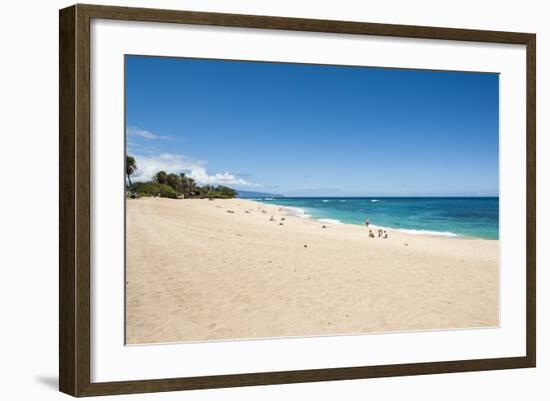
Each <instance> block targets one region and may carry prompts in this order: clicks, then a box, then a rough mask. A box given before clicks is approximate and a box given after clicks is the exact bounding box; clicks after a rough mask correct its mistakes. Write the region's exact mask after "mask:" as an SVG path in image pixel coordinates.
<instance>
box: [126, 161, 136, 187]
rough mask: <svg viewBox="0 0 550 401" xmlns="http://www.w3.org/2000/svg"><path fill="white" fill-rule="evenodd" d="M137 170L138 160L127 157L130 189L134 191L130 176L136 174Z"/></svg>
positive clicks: (127, 175)
mask: <svg viewBox="0 0 550 401" xmlns="http://www.w3.org/2000/svg"><path fill="white" fill-rule="evenodd" d="M136 170H137V164H136V159H134V158H133V157H132V156H128V155H126V177H128V184H129V187H130V189H132V180H130V176H131V175H132V174H134V172H135V171H136Z"/></svg>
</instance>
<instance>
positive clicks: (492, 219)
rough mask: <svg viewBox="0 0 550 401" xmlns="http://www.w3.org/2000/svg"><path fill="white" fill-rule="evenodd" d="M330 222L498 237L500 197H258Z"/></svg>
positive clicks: (479, 236) (298, 212)
mask: <svg viewBox="0 0 550 401" xmlns="http://www.w3.org/2000/svg"><path fill="white" fill-rule="evenodd" d="M255 200H257V201H260V202H263V203H267V204H272V205H280V206H283V207H287V208H289V210H290V211H291V213H293V214H296V215H299V216H303V217H309V218H313V219H316V220H321V221H324V222H327V223H339V222H340V223H348V224H361V225H363V224H365V218H367V217H368V219H369V222H370V224H372V225H374V226H381V227H387V228H393V229H399V230H404V231H407V232H410V233H413V234H415V233H418V234H422V233H425V234H433V235H447V236H465V237H475V238H484V239H498V213H499V199H498V198H489V197H483V198H470V197H469V198H454V197H453V198H439V197H438V198H389V197H372V198H256V199H255Z"/></svg>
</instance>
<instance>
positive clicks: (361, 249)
mask: <svg viewBox="0 0 550 401" xmlns="http://www.w3.org/2000/svg"><path fill="white" fill-rule="evenodd" d="M125 110H126V116H125V125H126V155H124V157H125V161H126V162H125V171H124V181H125V182H124V185H125V196H126V200H125V203H126V279H125V285H126V288H125V291H126V306H125V307H126V311H125V319H126V321H125V327H126V339H125V341H126V343H127V344H151V343H170V342H186V341H211V340H243V339H260V338H278V337H300V336H321V335H322V336H329V335H351V334H369V333H390V332H398V331H420V330H450V329H465V328H488V327H498V326H499V324H500V322H499V312H500V311H499V296H500V294H499V75H498V74H493V73H485V72H484V73H475V72H460V71H434V70H412V69H396V68H381V67H363V66H341V65H314V64H298V63H282V62H281V63H279V62H256V61H237V60H215V59H192V58H176V57H152V56H139V55H127V56H126V57H125Z"/></svg>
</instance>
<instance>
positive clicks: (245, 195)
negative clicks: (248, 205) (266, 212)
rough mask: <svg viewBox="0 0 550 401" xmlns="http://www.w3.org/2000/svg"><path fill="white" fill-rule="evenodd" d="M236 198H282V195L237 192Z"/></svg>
mask: <svg viewBox="0 0 550 401" xmlns="http://www.w3.org/2000/svg"><path fill="white" fill-rule="evenodd" d="M237 198H284V195H278V194H268V193H266V192H254V191H240V190H237Z"/></svg>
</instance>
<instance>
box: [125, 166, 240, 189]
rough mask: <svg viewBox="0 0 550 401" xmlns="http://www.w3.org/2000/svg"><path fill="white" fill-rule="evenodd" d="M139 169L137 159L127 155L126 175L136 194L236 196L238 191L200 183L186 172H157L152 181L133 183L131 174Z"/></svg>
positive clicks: (130, 186)
mask: <svg viewBox="0 0 550 401" xmlns="http://www.w3.org/2000/svg"><path fill="white" fill-rule="evenodd" d="M136 170H137V163H136V159H135V158H134V157H132V156H126V177H127V179H128V186H127V189H128V193H129V195H130V196H132V197H136V196H160V197H162V198H172V199H179V198H226V199H229V198H234V197H235V196H236V195H237V191H235V190H234V189H231V188H229V187H226V186H223V185H215V186H214V185H203V186H200V185H198V184H197V183H196V182H195V180H194V179H193V178H191V177H187V176H186V175H185V173H180V174H174V173H167V172H166V171H159V172H157V173H156V174H155V175H154V176H153V179H152V180H151V181H145V182H134V183H132V180H131V176H132V175H133V174H134V173H135V172H136Z"/></svg>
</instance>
